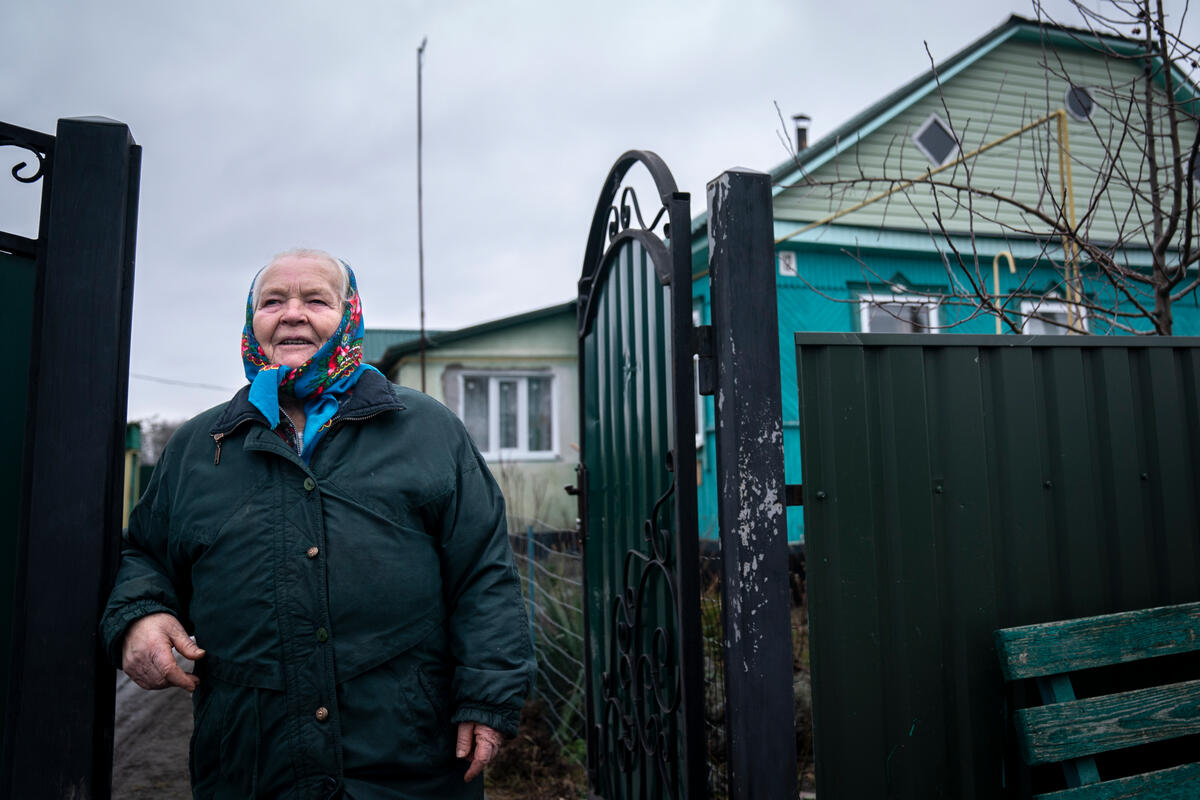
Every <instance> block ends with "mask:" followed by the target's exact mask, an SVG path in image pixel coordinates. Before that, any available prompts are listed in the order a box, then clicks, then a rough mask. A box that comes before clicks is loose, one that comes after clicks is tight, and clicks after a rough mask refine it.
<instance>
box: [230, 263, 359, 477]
mask: <svg viewBox="0 0 1200 800" xmlns="http://www.w3.org/2000/svg"><path fill="white" fill-rule="evenodd" d="M342 266H344V267H345V268H346V272H347V274H349V276H350V296H349V298H347V300H346V302H345V308H344V309H343V310H342V321H341V322H340V323H339V324H338V327H337V330H335V331H334V332H333V335H332V336H330V337H329V338H328V339H327V340H326V341H325V342H324V343H323V344H322V345H321V347H320V348H319V349H318V350H317V352H316V353H314V354H313V356H312V358H310V359H309V360H308V361H305V362H304V363H303V364H301V365H300V366H298V367H286V366H280V365H279V364H275V363H272V362H270V361H268V360H267V356H266V353H264V352H263V349H262V345H261V344H259V342H258V339H256V338H255V336H254V286H253V283H251V287H250V294H249V295H248V296H247V297H246V326H245V327H244V328H243V329H242V365H243V366H244V367H245V370H246V379H247V380H249V381H250V402H251V403H252V404H253V405H254V407H255V408H257V409H258V410H259V411H261V412H262V415H263V416H264V417H266V418H267V424H269V425H270V426H271V429H272V430H274V429H275V427H276V426H278V425H279V413H280V410H279V397H280V395H290V396H292V397H295V398H297V399H299V400H303V401H304V415H305V417H306V419H305V423H304V431H303V436H304V444H303V447H302V450H301V453H300V457H301V458H302V459H304V463H306V464H307V463H309V462H310V461H311V460H312V454H313V451H314V449H315V448H316V446H317V442H319V441H320V440H321V438H322V437H323V436H324V435H325V432H326V431H328V430H329V424H330V422H331V421H332V419H333V415H334V414H336V413H337V410H338V404H339V402H340V400H341V397H342V395H343V394H344V393H345V392H346V391H348V390H349V389H351V388H352V387H353V386H354V384H356V383H357V382H358V379H359V377H361V376H362V374H363V373H364V372H366V371H367V370H375V368H374V367H372V366H370V365H369V364H363V363H362V341H363V330H364V327H363V318H362V303H361V301H360V300H359V297H358V283H357V281H356V280H355V278H354V271H353V270H351V269H350V265H348V264H347V263H346V262H345V261H343V262H342ZM259 274H261V271H260V273H259ZM256 279H257V276H256ZM375 371H376V372H378V370H375Z"/></svg>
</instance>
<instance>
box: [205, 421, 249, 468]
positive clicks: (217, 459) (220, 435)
mask: <svg viewBox="0 0 1200 800" xmlns="http://www.w3.org/2000/svg"><path fill="white" fill-rule="evenodd" d="M249 421H250V420H248V419H243V420H242V421H241V422H239V423H238V424H236V425H234V426H233V427H232V428H230V429H229V430H227V431H219V432H217V433H214V434H213V435H212V437H213V441H214V442H216V444H217V453H216V455H215V456H213V466H214V467H216V466H220V465H221V443H222V441H223V440H224V439H225V437H226V436H228V435H229V434H231V433H233V432H234V431H236V430H237V429H238V428H240V427H242V426H243V425H245V424H246V423H247V422H249Z"/></svg>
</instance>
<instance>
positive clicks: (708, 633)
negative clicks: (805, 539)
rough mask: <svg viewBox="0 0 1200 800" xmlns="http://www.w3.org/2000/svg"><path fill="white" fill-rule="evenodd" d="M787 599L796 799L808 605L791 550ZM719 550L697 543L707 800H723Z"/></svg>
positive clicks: (802, 759)
mask: <svg viewBox="0 0 1200 800" xmlns="http://www.w3.org/2000/svg"><path fill="white" fill-rule="evenodd" d="M788 573H789V577H790V583H791V599H792V692H793V697H794V702H795V722H796V766H797V773H798V774H797V785H798V786H799V788H800V797H801V798H809V797H813V796H814V795H813V794H812V789H813V786H814V776H813V758H812V754H813V750H812V683H811V681H810V679H809V653H808V607H807V603H806V598H805V591H804V555H803V551H802V550H801V549H799V548H793V549H792V552H791V554H790V556H789V559H788ZM720 576H721V550H720V545H719V543H718V542H717V541H715V540H701V543H700V588H701V595H700V627H701V632H702V634H703V636H704V731H705V741H706V746H707V752H708V781H709V782H708V789H709V797H710V798H711V800H727V798H728V797H729V771H728V763H727V759H728V756H727V750H726V741H725V661H724V646H723V627H722V621H721V577H720Z"/></svg>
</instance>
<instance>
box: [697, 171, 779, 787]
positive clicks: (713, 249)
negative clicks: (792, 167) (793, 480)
mask: <svg viewBox="0 0 1200 800" xmlns="http://www.w3.org/2000/svg"><path fill="white" fill-rule="evenodd" d="M708 219H709V221H708V231H709V239H708V251H709V275H710V280H711V292H712V328H713V337H712V339H713V349H714V356H715V359H716V368H717V386H716V424H717V491H718V496H717V503H718V511H717V515H718V521H719V527H720V531H721V592H722V621H723V623H724V627H723V630H724V634H723V636H724V640H725V697H726V710H725V725H726V732H727V741H728V748H729V786H730V797H731V798H736V800H752V799H753V800H759V799H760V798H761V800H776V799H777V798H790V797H794V796H795V794H796V732H795V717H794V711H793V708H794V706H793V699H792V648H791V607H790V595H789V592H788V550H787V515H786V512H785V505H784V502H785V501H784V473H783V423H782V408H781V405H780V393H779V390H780V387H779V380H780V379H779V329H778V327H779V326H778V311H777V309H776V307H775V248H774V243H773V241H772V238H773V237H772V225H771V179H770V176H769V175H766V174H765V173H761V172H753V171H750V170H730V171H727V172H725V173H723V174H722V175H720V176H719V177H718V178H716V179H715V180H713V181H711V182H710V183H709V184H708Z"/></svg>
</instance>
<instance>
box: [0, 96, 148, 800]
mask: <svg viewBox="0 0 1200 800" xmlns="http://www.w3.org/2000/svg"><path fill="white" fill-rule="evenodd" d="M0 148H11V149H0V152H3V153H5V154H11V153H13V152H14V151H15V152H17V153H19V155H17V156H16V157H15V158H14V162H17V163H16V165H15V166H14V167H12V169H11V170H10V172H11V175H12V177H13V178H14V179H16V180H17V181H20V182H21V183H29V184H34V183H37V182H39V181H40V183H41V187H40V188H41V193H40V208H41V213H40V217H39V221H38V234H37V237H36V238H28V237H24V236H18V235H15V234H13V233H9V232H3V231H0V277H2V279H3V281H4V288H5V290H6V291H5V298H6V300H7V308H6V311H5V313H4V314H3V315H2V316H3V318H4V319H3V323H2V327H0V330H3V333H4V342H5V346H6V354H7V361H6V367H7V383H6V387H5V392H3V397H4V400H3V408H4V412H5V413H4V426H3V427H4V433H3V434H2V435H0V442H2V443H3V444H2V447H3V453H2V457H0V464H2V465H3V470H4V478H5V480H4V481H2V482H0V485H2V486H3V488H2V489H0V492H2V495H0V496H2V498H3V501H4V502H3V503H2V506H3V508H4V512H3V513H4V514H5V515H6V524H5V525H4V526H3V527H0V712H2V716H0V720H2V722H3V730H2V733H3V736H2V742H3V746H2V749H0V797H14V798H16V797H21V798H24V797H70V798H77V799H78V800H90V799H91V798H95V799H96V800H104V799H105V798H107V797H108V796H109V793H110V780H111V776H110V768H111V762H112V734H113V692H114V681H113V671H112V667H111V666H109V665H108V663H107V660H106V659H105V658H104V656H103V654H102V653H101V650H100V646H99V642H98V639H99V636H98V632H97V623H98V621H99V618H100V610H101V603H102V602H103V597H104V596H105V595H106V594H107V591H108V588H109V586H110V585H111V581H112V577H113V574H114V571H115V566H116V559H117V555H118V551H119V539H120V529H121V492H122V480H121V474H122V468H123V460H124V459H123V456H124V452H123V451H124V442H125V406H126V402H125V401H126V390H127V386H128V380H127V378H128V368H129V325H130V317H131V307H132V299H133V253H134V239H135V231H136V228H137V187H138V176H139V165H140V157H141V149H140V148H139V147H138V146H137V145H136V144H134V143H133V139H132V137H131V136H130V134H129V129H128V128H127V127H126V126H125V125H123V124H121V123H119V122H114V121H112V120H107V119H100V118H87V119H64V120H60V121H59V123H58V130H57V132H56V135H54V136H50V135H48V134H44V133H39V132H37V131H31V130H26V129H24V128H18V127H15V126H12V125H6V124H3V123H0ZM17 159H21V160H20V161H18V160H17Z"/></svg>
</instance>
